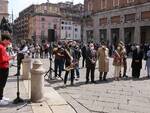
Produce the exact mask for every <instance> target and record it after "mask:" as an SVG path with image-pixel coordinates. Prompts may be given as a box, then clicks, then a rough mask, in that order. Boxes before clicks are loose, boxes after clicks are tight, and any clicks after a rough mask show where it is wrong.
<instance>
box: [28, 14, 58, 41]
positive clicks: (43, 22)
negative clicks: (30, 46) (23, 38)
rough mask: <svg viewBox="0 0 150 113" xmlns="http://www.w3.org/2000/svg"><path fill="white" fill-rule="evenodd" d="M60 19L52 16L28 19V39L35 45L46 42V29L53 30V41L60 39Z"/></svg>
mask: <svg viewBox="0 0 150 113" xmlns="http://www.w3.org/2000/svg"><path fill="white" fill-rule="evenodd" d="M60 25H61V24H60V17H59V16H54V15H51V16H50V15H34V16H32V17H30V19H29V36H28V38H29V39H30V38H31V39H32V40H33V41H36V42H37V43H40V42H42V41H43V40H45V41H47V40H48V29H54V30H55V41H57V40H59V39H60Z"/></svg>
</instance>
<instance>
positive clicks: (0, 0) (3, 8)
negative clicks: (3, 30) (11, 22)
mask: <svg viewBox="0 0 150 113" xmlns="http://www.w3.org/2000/svg"><path fill="white" fill-rule="evenodd" d="M8 16H9V14H8V0H0V21H1V20H2V18H3V17H5V18H8Z"/></svg>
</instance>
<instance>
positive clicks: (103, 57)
mask: <svg viewBox="0 0 150 113" xmlns="http://www.w3.org/2000/svg"><path fill="white" fill-rule="evenodd" d="M97 59H98V63H99V72H100V75H99V80H100V81H101V80H104V81H106V76H107V73H108V71H109V49H108V48H107V47H106V46H105V43H104V42H103V43H102V46H101V47H100V48H98V51H97Z"/></svg>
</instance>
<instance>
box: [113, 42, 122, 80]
mask: <svg viewBox="0 0 150 113" xmlns="http://www.w3.org/2000/svg"><path fill="white" fill-rule="evenodd" d="M113 57H114V58H113V65H114V80H119V76H120V72H121V66H122V64H123V58H122V47H121V45H120V44H119V45H118V47H117V49H116V50H115V51H114V55H113Z"/></svg>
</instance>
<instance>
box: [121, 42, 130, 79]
mask: <svg viewBox="0 0 150 113" xmlns="http://www.w3.org/2000/svg"><path fill="white" fill-rule="evenodd" d="M120 45H121V46H120V47H122V58H123V77H124V78H127V77H128V76H127V75H126V72H127V52H126V48H125V45H124V43H123V42H122V41H120ZM120 77H121V72H120Z"/></svg>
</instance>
